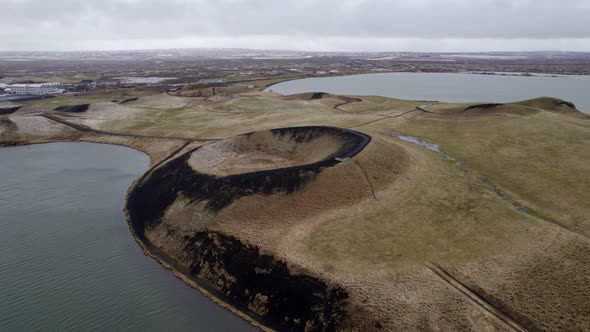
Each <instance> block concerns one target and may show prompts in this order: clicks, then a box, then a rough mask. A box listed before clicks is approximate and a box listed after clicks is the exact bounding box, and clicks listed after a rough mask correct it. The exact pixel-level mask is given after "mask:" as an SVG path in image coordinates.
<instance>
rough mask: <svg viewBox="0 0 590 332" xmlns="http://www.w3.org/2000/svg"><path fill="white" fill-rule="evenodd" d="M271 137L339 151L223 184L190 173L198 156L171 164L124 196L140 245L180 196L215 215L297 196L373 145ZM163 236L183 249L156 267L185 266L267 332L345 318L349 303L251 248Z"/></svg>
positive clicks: (340, 136) (219, 239)
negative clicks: (268, 198) (256, 201)
mask: <svg viewBox="0 0 590 332" xmlns="http://www.w3.org/2000/svg"><path fill="white" fill-rule="evenodd" d="M271 133H272V136H271V137H276V138H277V140H279V139H280V140H281V141H282V142H284V140H285V139H287V140H288V141H291V142H294V144H298V143H302V144H303V143H306V142H309V141H311V140H314V139H317V138H318V137H322V136H323V135H327V136H331V137H337V141H338V142H340V143H339V145H338V146H339V147H338V148H336V149H335V150H334V151H333V153H331V154H329V155H327V156H326V157H325V158H323V159H321V160H319V161H316V162H313V163H310V164H305V165H298V166H291V167H284V168H277V169H270V170H261V171H253V172H248V173H242V174H233V175H227V176H217V175H210V174H202V173H199V172H197V171H195V170H194V169H193V168H192V167H191V166H190V165H189V163H188V160H189V158H190V157H191V155H192V153H193V152H194V151H195V150H193V151H191V152H188V153H186V154H184V155H182V156H180V157H178V158H175V159H173V160H171V161H168V162H166V163H164V164H163V165H162V166H161V167H159V168H157V169H155V170H154V171H153V172H151V173H148V174H146V175H145V176H144V177H142V178H141V179H140V180H138V182H137V184H136V186H135V187H134V188H133V189H132V190H131V192H130V193H129V196H128V200H127V212H128V216H129V222H130V225H131V227H132V228H133V230H134V232H135V234H136V236H137V238H138V239H139V240H140V241H143V242H144V243H146V244H147V245H148V247H150V246H152V247H153V244H151V242H150V240H149V239H148V237H147V235H146V232H150V231H151V230H154V229H156V228H157V227H158V226H159V225H160V224H161V223H162V218H163V216H164V213H165V211H166V210H167V208H168V207H169V206H171V205H172V204H173V203H174V202H175V200H176V199H177V198H178V196H179V194H181V195H182V196H184V197H186V198H188V199H189V200H190V202H191V204H196V203H198V202H206V204H205V207H204V208H203V209H204V210H206V211H207V212H209V213H213V214H216V213H218V212H219V211H221V210H222V209H224V208H225V207H226V206H228V205H229V204H231V203H232V202H234V201H235V200H237V199H239V198H240V197H245V196H250V195H256V194H261V195H271V194H274V193H279V192H280V193H292V192H294V191H296V190H299V189H300V188H302V187H303V186H305V185H306V184H307V183H308V182H309V181H310V180H312V179H313V177H314V176H316V175H317V174H319V173H320V172H321V171H322V170H323V169H324V168H326V167H331V166H334V165H336V164H338V163H339V162H340V161H342V160H346V159H347V158H350V157H353V156H354V155H356V154H357V153H359V152H360V151H361V150H362V149H363V148H364V147H365V146H366V145H367V144H368V143H369V142H370V137H369V136H367V135H365V134H362V133H358V132H355V131H351V130H347V129H340V128H334V127H297V128H281V129H274V130H271ZM252 134H253V133H251V134H245V135H252ZM245 227H247V226H246V225H245ZM167 232H168V233H166V234H167V235H165V236H166V238H167V239H168V240H169V241H172V242H174V243H175V246H176V245H180V246H181V247H180V248H181V251H182V252H181V254H180V255H179V254H178V253H176V254H175V255H173V256H174V258H172V256H168V257H160V258H161V259H163V260H164V261H170V265H172V266H175V263H174V262H175V261H177V260H178V261H180V263H181V265H182V266H188V271H187V272H186V273H187V274H188V275H190V276H192V277H193V278H196V279H197V280H205V281H206V286H207V287H208V288H212V289H213V290H215V292H217V293H218V294H220V296H221V297H222V298H225V299H226V300H228V301H229V302H231V303H232V304H234V305H236V306H238V307H240V308H243V309H244V311H246V312H248V313H249V314H250V315H253V316H255V317H258V318H259V319H260V320H261V321H262V322H264V323H265V324H267V325H269V326H272V327H277V328H279V329H281V330H293V331H302V330H320V331H326V330H335V329H337V328H338V324H339V323H340V322H342V321H343V320H344V318H345V317H344V316H345V315H346V309H345V308H346V299H347V298H348V295H347V293H346V292H345V291H344V290H343V289H341V288H338V287H333V286H330V285H329V283H327V282H325V281H323V280H320V279H318V278H315V277H312V276H306V275H301V274H296V273H293V272H292V271H291V270H290V269H289V268H288V266H287V264H286V263H285V262H282V261H280V260H278V259H276V258H275V257H273V256H271V255H268V254H261V253H260V250H259V248H257V247H255V246H251V245H248V244H246V243H243V242H241V241H240V240H239V239H236V238H232V237H228V236H225V235H222V234H219V233H216V232H211V231H207V230H201V231H196V232H195V233H192V235H179V234H178V233H177V232H176V231H175V230H174V229H168V231H167ZM156 250H157V251H160V252H161V251H164V250H165V248H160V249H156ZM163 254H164V256H166V255H169V254H170V253H166V252H164V253H163ZM176 265H178V264H176Z"/></svg>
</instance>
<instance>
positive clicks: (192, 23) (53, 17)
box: [0, 0, 590, 49]
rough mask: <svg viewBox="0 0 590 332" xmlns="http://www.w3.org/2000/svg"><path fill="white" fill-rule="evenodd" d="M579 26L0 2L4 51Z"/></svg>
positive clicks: (478, 5) (253, 3)
mask: <svg viewBox="0 0 590 332" xmlns="http://www.w3.org/2000/svg"><path fill="white" fill-rule="evenodd" d="M588 22H590V1H588V0H561V1H556V0H536V1H533V0H471V1H469V0H373V1H371V0H323V1H320V0H313V1H312V0H296V1H291V0H280V1H278V0H250V1H246V0H217V1H204V0H194V1H189V0H169V1H162V0H101V1H91V0H87V1H79V0H52V1H42V0H37V1H35V0H0V38H1V39H2V40H8V41H13V43H15V42H19V43H20V42H22V41H23V40H25V41H26V40H30V41H43V40H45V41H47V40H68V41H72V40H80V41H83V40H136V39H144V40H150V39H166V38H170V39H178V38H185V39H187V38H216V37H218V38H240V37H244V36H248V37H253V38H256V37H257V36H258V37H260V38H263V37H269V36H282V37H293V38H294V39H298V40H305V38H310V39H322V38H352V39H357V40H360V39H363V38H368V39H375V38H381V39H384V38H385V39H387V38H389V39H396V38H397V39H399V38H402V39H404V38H405V39H439V38H447V39H541V40H543V39H546V40H549V39H575V38H578V39H587V38H590V28H589V27H588ZM0 48H2V49H4V47H3V46H0Z"/></svg>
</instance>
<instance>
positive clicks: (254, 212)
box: [2, 94, 590, 330]
mask: <svg viewBox="0 0 590 332" xmlns="http://www.w3.org/2000/svg"><path fill="white" fill-rule="evenodd" d="M101 98H102V99H100V100H104V99H111V98H112V97H104V98H103V97H101ZM112 99H116V98H112ZM301 99H302V98H284V97H281V96H274V95H267V94H260V95H251V96H241V97H223V98H211V99H203V98H180V97H169V96H154V97H147V98H142V99H140V100H138V101H137V102H132V103H128V104H126V105H124V106H121V105H115V104H112V103H103V104H95V105H93V106H92V107H91V111H89V112H88V113H86V114H79V115H78V114H76V115H72V116H71V117H68V119H70V120H71V121H77V122H79V123H84V124H87V125H91V126H93V127H95V128H100V129H104V130H113V131H118V132H128V133H141V134H158V135H160V134H164V135H176V136H181V135H182V136H185V137H228V136H234V135H237V134H241V133H246V132H251V131H257V130H263V129H270V128H278V127H288V126H302V125H331V126H340V127H353V126H358V125H361V124H366V125H363V126H360V127H357V130H362V131H363V132H366V133H368V134H370V135H371V136H372V137H373V141H372V142H371V143H370V145H369V146H367V148H365V150H363V151H362V152H361V153H360V154H359V155H357V156H356V157H355V158H353V159H351V160H348V161H345V162H342V163H340V164H338V165H337V166H335V167H331V168H327V169H324V170H323V171H322V172H321V173H320V174H318V175H317V176H315V178H314V179H313V180H312V181H311V182H310V183H308V184H307V185H306V186H305V187H303V188H302V189H300V190H298V191H296V192H294V193H292V194H285V193H277V194H272V195H254V196H247V197H242V198H240V199H238V200H236V201H235V202H233V203H232V204H231V205H229V206H227V207H226V208H224V209H223V210H221V211H220V212H219V214H217V215H215V216H212V215H207V214H199V213H200V212H199V211H203V206H204V205H203V204H204V203H202V202H201V203H199V204H200V205H199V204H192V203H191V202H188V201H187V200H186V199H185V198H183V197H182V195H180V196H178V197H179V199H178V201H177V204H176V205H173V206H172V207H171V208H169V209H168V210H167V213H166V222H165V224H166V227H173V228H175V229H182V230H188V231H192V230H194V227H208V229H211V230H214V231H217V232H219V233H222V234H226V235H232V236H235V237H237V238H239V239H240V240H241V241H244V242H246V243H248V244H252V245H256V246H258V247H260V248H261V250H262V251H263V252H265V253H269V254H272V255H274V256H276V257H279V258H281V259H283V260H285V261H286V262H287V263H288V264H289V266H290V268H291V269H292V270H293V271H296V272H297V273H305V274H310V275H314V276H320V277H322V278H324V279H326V280H328V281H330V282H332V283H335V284H338V285H340V286H343V287H345V288H346V290H347V291H348V292H349V294H350V301H351V308H350V313H351V317H352V318H353V321H351V322H347V324H350V327H351V328H356V329H360V330H371V329H376V328H377V326H381V327H382V328H383V329H385V330H509V327H508V326H507V325H506V323H505V322H503V321H502V320H500V319H499V318H498V317H497V316H496V315H494V314H493V313H492V312H491V311H490V310H488V309H486V307H485V306H482V305H481V304H477V303H476V302H474V301H473V298H471V297H470V296H469V295H466V294H465V293H463V292H461V291H459V290H458V289H457V288H456V287H455V286H453V284H452V283H449V282H448V281H447V280H445V279H444V278H441V277H440V276H439V275H437V274H436V273H435V272H433V270H432V269H431V268H430V267H431V266H432V265H431V264H433V263H434V264H437V265H439V266H441V267H442V268H444V269H445V271H448V273H449V274H450V275H452V276H454V277H456V278H457V280H460V281H461V282H463V283H464V285H465V287H467V288H468V289H469V292H472V294H471V295H473V294H475V295H474V296H479V297H481V298H482V299H483V300H484V301H486V303H488V304H489V305H491V306H492V307H494V308H496V309H498V310H500V311H501V312H503V313H505V314H507V315H508V316H509V317H510V319H513V320H515V321H517V322H518V323H519V324H521V325H524V326H526V327H528V328H530V329H533V330H535V329H540V330H566V329H571V330H589V329H590V326H589V324H590V308H589V307H588V304H589V303H590V299H589V298H588V294H590V289H589V285H590V280H588V275H590V271H589V269H590V262H589V261H588V257H590V253H589V252H588V250H589V248H590V246H589V243H588V236H589V235H590V226H588V225H589V223H588V221H589V220H588V216H590V204H589V203H588V202H590V196H589V195H590V191H588V188H590V175H589V174H590V162H589V161H590V146H589V145H588V144H587V142H589V141H590V122H589V120H588V117H587V116H584V115H580V114H576V113H571V112H569V111H567V110H564V109H563V107H565V106H563V105H557V104H555V103H553V101H552V99H538V100H533V101H525V102H523V103H515V104H507V105H502V106H498V107H495V108H491V109H485V110H470V111H467V112H465V107H467V106H469V105H472V104H460V103H454V104H442V103H436V104H434V105H431V106H429V107H428V109H430V110H432V111H435V112H439V113H443V115H436V114H420V112H412V113H411V114H408V115H407V116H403V117H397V118H391V117H392V116H395V115H399V114H403V113H404V112H405V111H408V110H412V109H413V108H414V107H416V106H420V105H423V104H425V102H416V101H403V100H396V99H390V98H384V97H362V99H363V101H361V102H352V103H348V104H345V105H342V106H340V108H342V110H344V111H346V112H349V114H347V113H345V112H341V111H339V110H336V109H334V106H335V105H337V104H339V103H341V102H342V100H343V99H342V98H339V97H332V96H329V97H328V98H324V99H320V100H301ZM63 102H67V103H69V102H72V103H74V102H73V101H71V100H62V101H60V103H63ZM43 103H45V102H42V104H43ZM75 103H80V102H79V100H77V101H76V102H75ZM540 108H546V109H548V110H549V111H542V110H540ZM566 111H567V112H566ZM464 113H468V114H481V115H494V114H496V113H500V114H502V116H462V115H464ZM444 114H447V115H444ZM449 114H453V115H449ZM457 115H461V116H457ZM384 117H390V118H384ZM12 118H14V120H15V121H14V123H15V124H16V125H17V126H18V129H17V130H16V131H14V130H13V129H10V131H9V130H8V129H3V130H4V131H2V135H6V132H9V133H10V135H20V136H19V137H20V138H21V139H29V140H32V141H35V140H41V139H56V138H59V139H68V137H69V139H72V140H78V139H84V140H102V141H103V142H108V143H115V144H125V145H130V146H134V147H136V148H138V149H140V150H143V151H146V152H147V153H149V154H150V155H151V156H152V162H157V161H159V160H162V159H163V158H165V157H166V156H167V155H168V154H169V153H170V152H171V151H172V150H174V149H176V148H178V147H179V146H180V144H181V143H182V141H180V140H176V141H175V140H152V141H150V140H147V139H130V138H117V137H109V138H105V137H99V136H91V135H87V136H84V137H76V136H75V135H79V133H77V134H74V133H72V132H71V129H65V127H63V126H61V125H57V124H55V123H46V122H43V121H44V120H43V121H41V120H39V119H38V118H37V119H36V120H31V119H35V117H33V118H28V117H26V116H24V115H18V114H17V115H13V116H11V119H12ZM381 119H383V120H381ZM39 121H41V122H43V123H41V122H39ZM373 121H375V122H373ZM37 126H41V127H43V128H45V130H47V133H45V132H39V135H38V136H35V134H36V133H35V132H34V128H35V127H37ZM4 127H6V128H7V126H4ZM4 127H3V128H4ZM394 131H395V132H401V133H404V134H408V135H412V136H417V137H420V138H422V139H425V140H427V141H430V142H432V143H436V144H439V145H440V146H441V148H442V149H443V150H444V151H445V152H446V153H448V154H449V155H451V156H453V157H454V158H456V159H458V160H459V161H460V162H461V163H462V164H463V165H464V166H466V167H467V168H469V169H470V171H471V172H473V173H475V174H476V175H478V176H479V177H481V178H484V179H486V180H487V181H488V182H490V183H493V184H494V185H496V186H497V187H499V188H500V189H502V190H503V191H505V192H507V193H509V194H510V195H512V196H514V197H515V198H517V199H518V200H519V201H521V202H523V203H525V205H527V206H530V207H532V208H533V209H534V212H533V213H529V214H527V213H524V212H520V211H517V210H516V209H515V208H514V207H513V206H512V205H511V204H510V203H509V202H507V201H505V200H503V199H501V198H500V197H499V196H498V195H496V194H494V193H492V192H491V191H489V190H487V189H486V188H484V187H483V186H481V185H480V184H479V183H478V182H476V181H475V180H474V179H472V178H470V177H468V176H466V175H465V174H464V173H463V172H462V171H461V170H460V169H459V168H457V167H456V166H455V165H454V164H453V163H451V162H449V161H447V160H445V159H444V158H443V157H442V156H440V155H438V154H436V153H434V152H432V151H429V150H427V149H425V148H423V147H419V146H415V145H412V144H410V143H405V142H402V141H400V140H397V139H395V138H393V137H392V136H391V134H392V133H393V132H394ZM44 135H45V136H44ZM48 137H49V138H48ZM2 139H4V136H2ZM328 143H329V142H328ZM199 144H201V143H195V144H194V145H191V146H190V147H187V148H185V149H184V151H189V149H191V148H194V147H196V146H197V145H199ZM214 144H217V143H214ZM214 144H212V145H211V146H214ZM326 145H329V144H326ZM328 147H329V146H328ZM316 148H318V147H317V146H316ZM320 148H323V147H320ZM261 149H262V150H265V147H264V146H261ZM238 152H239V151H238ZM263 152H264V151H262V152H261V153H262V154H263V155H265V154H264V153H263ZM197 157H198V156H197ZM250 157H252V156H248V157H247V158H250ZM292 157H293V156H286V157H285V158H287V159H289V158H292ZM299 157H300V158H299ZM299 157H298V158H299V159H301V160H303V161H305V162H307V161H308V159H306V158H307V157H308V156H306V155H305V153H303V154H301V155H300V156H299ZM285 158H283V159H285ZM238 159H239V158H238ZM296 159H297V158H296ZM235 160H237V159H234V160H233V161H232V162H235ZM240 160H241V159H240ZM273 160H274V159H273ZM277 160H278V159H277ZM277 160H275V161H277ZM192 162H194V163H198V162H199V158H196V159H195V160H193V161H192ZM264 162H265V165H266V164H267V163H268V162H269V160H268V159H266V160H264ZM270 162H271V163H273V164H276V163H274V162H273V161H272V160H271V161H270ZM281 162H282V161H281ZM281 165H282V164H281ZM229 166H232V165H229ZM258 166H259V165H258V164H257V167H258ZM275 166H276V165H275ZM279 166H280V165H279ZM265 167H266V166H265ZM197 168H198V167H197ZM195 213H196V214H195ZM204 221H206V222H204ZM148 236H151V237H152V240H153V241H154V242H155V243H159V244H160V245H161V246H163V247H168V248H170V250H171V251H173V252H171V254H173V255H175V256H177V257H180V256H182V255H183V252H182V248H179V247H178V246H177V243H174V241H172V240H171V239H170V238H167V237H166V229H165V228H162V229H159V230H155V231H154V232H153V233H152V234H148ZM170 241H172V242H170ZM175 245H176V247H175Z"/></svg>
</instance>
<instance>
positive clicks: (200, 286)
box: [0, 140, 275, 332]
mask: <svg viewBox="0 0 590 332" xmlns="http://www.w3.org/2000/svg"><path fill="white" fill-rule="evenodd" d="M52 143H94V144H105V145H115V146H122V147H126V148H130V149H133V150H135V151H138V152H141V153H144V154H145V155H147V156H148V157H149V158H150V166H149V168H148V169H147V170H146V171H145V172H143V173H142V174H140V175H139V176H138V177H137V178H136V179H135V180H134V181H133V182H132V183H131V185H130V186H129V188H127V193H126V195H125V202H124V203H125V208H124V209H123V212H124V214H125V221H126V223H127V226H128V228H129V231H130V233H131V236H132V237H133V239H134V240H135V242H136V243H137V244H139V246H140V248H141V250H142V251H143V253H144V255H146V256H149V257H151V258H153V259H154V260H155V261H156V262H158V264H160V265H161V266H162V267H163V268H165V269H166V270H169V271H171V272H172V273H173V274H174V276H175V277H177V278H178V279H180V280H182V281H183V282H184V283H185V284H187V285H188V286H189V287H191V288H192V289H194V290H196V291H198V292H200V293H201V294H202V295H203V296H205V297H206V298H208V299H210V300H211V301H213V302H215V304H217V305H219V306H221V307H222V308H224V309H226V310H228V311H229V312H230V313H231V314H234V315H236V316H238V317H240V318H241V319H243V320H244V321H246V322H247V323H249V324H250V325H252V326H253V327H256V328H258V329H260V330H261V331H265V332H266V331H275V330H274V329H272V328H270V327H268V326H266V325H264V324H263V323H262V322H260V321H259V320H257V319H255V318H254V317H252V316H251V315H249V314H247V313H246V312H245V311H243V310H240V309H239V308H237V307H235V306H234V305H232V304H230V303H229V302H227V301H224V300H223V299H222V298H221V297H220V296H217V295H215V294H214V293H213V291H212V290H209V289H208V287H207V285H206V284H204V282H202V281H199V280H197V279H196V278H193V277H191V276H189V275H187V274H186V273H184V272H183V271H181V270H180V269H177V268H175V267H174V266H173V264H170V263H169V262H168V261H166V259H165V258H163V257H161V256H159V255H157V254H156V253H154V252H153V251H152V250H150V249H149V246H148V245H147V244H146V243H145V242H144V241H143V240H141V239H140V238H139V236H137V233H136V232H135V229H134V228H133V225H132V223H131V220H130V217H129V214H128V211H127V203H128V198H129V194H130V193H131V192H132V191H133V190H134V189H135V187H136V186H137V185H138V184H139V183H140V181H141V180H143V179H145V178H146V177H147V176H149V175H150V174H151V172H152V171H153V170H154V169H155V168H157V167H158V166H160V165H161V164H162V163H164V162H165V161H166V160H168V159H169V158H171V157H174V156H175V155H176V154H177V152H178V151H173V152H172V153H171V155H170V156H169V157H167V158H164V159H163V160H162V161H160V162H157V163H154V162H153V161H152V160H151V159H152V156H151V155H150V154H149V153H148V152H146V151H141V150H139V149H137V148H135V147H133V146H130V145H128V144H124V143H110V142H106V141H90V140H47V141H39V142H2V143H1V144H0V148H3V147H7V148H11V147H24V146H28V145H40V144H52Z"/></svg>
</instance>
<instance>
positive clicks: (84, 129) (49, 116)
mask: <svg viewBox="0 0 590 332" xmlns="http://www.w3.org/2000/svg"><path fill="white" fill-rule="evenodd" d="M40 116H42V117H44V118H46V119H49V120H51V121H54V122H57V123H60V124H62V125H64V126H68V127H70V128H73V129H76V130H78V131H81V132H85V133H97V134H103V135H110V136H119V137H132V138H160V139H177V140H183V141H188V142H208V141H217V140H220V139H219V138H187V137H178V136H155V135H138V134H125V133H113V132H109V131H104V130H98V129H93V128H90V127H88V126H84V125H79V124H76V123H72V122H69V121H66V120H64V119H62V118H60V117H58V116H56V115H53V114H41V115H40Z"/></svg>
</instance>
